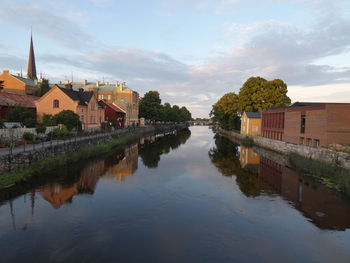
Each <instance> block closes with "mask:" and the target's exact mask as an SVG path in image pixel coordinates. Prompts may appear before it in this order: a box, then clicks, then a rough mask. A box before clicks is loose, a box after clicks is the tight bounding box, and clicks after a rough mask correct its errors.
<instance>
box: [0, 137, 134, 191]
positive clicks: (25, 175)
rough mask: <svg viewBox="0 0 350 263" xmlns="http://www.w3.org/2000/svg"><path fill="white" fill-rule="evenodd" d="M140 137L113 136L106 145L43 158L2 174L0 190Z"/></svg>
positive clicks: (101, 153) (107, 151) (113, 148)
mask: <svg viewBox="0 0 350 263" xmlns="http://www.w3.org/2000/svg"><path fill="white" fill-rule="evenodd" d="M140 136H141V135H139V134H128V135H125V136H122V137H117V136H113V138H112V139H111V140H110V141H108V142H106V143H103V144H99V145H95V146H88V147H84V148H81V149H79V150H78V151H76V152H73V153H67V154H64V155H60V156H55V157H49V158H45V159H42V160H40V161H38V162H36V163H34V164H33V165H32V166H31V167H30V168H26V169H23V170H19V171H15V172H9V173H6V174H3V175H1V176H0V190H1V189H5V188H9V187H11V186H14V185H16V184H18V183H21V182H25V181H28V180H29V179H31V178H33V177H35V176H40V175H42V174H45V173H48V172H51V171H53V170H55V169H57V168H59V167H62V166H65V165H69V164H72V163H76V162H78V161H80V160H85V159H89V158H92V157H96V156H100V155H103V154H106V153H109V152H112V151H113V150H115V149H116V148H117V147H120V146H123V145H126V144H128V143H130V142H132V141H135V140H136V139H138V138H140Z"/></svg>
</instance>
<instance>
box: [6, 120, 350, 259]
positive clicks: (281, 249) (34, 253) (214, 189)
mask: <svg viewBox="0 0 350 263" xmlns="http://www.w3.org/2000/svg"><path fill="white" fill-rule="evenodd" d="M191 131H192V135H191V137H190V138H189V140H188V141H187V143H186V144H184V145H181V146H180V147H179V148H177V149H176V150H174V151H171V152H170V153H169V154H165V155H162V156H161V161H160V162H159V165H158V167H157V168H156V169H148V168H147V167H145V166H144V165H143V163H142V162H141V161H139V163H138V169H137V170H136V172H135V173H134V174H133V176H130V177H128V178H127V180H125V181H124V183H123V184H120V183H118V182H117V181H116V180H108V177H102V178H101V179H100V181H99V182H98V184H97V187H96V189H95V193H94V195H78V196H75V197H74V201H73V202H72V203H70V204H67V205H64V206H62V207H61V208H60V209H54V208H52V206H51V205H50V204H49V203H47V202H46V201H45V200H43V199H42V198H41V196H40V195H36V202H35V210H34V216H33V217H32V216H31V210H30V199H29V195H27V196H26V200H24V197H23V196H21V197H19V198H17V199H16V200H14V201H13V207H14V211H15V219H16V225H17V228H16V230H15V231H14V230H12V224H11V217H10V216H9V214H10V213H9V210H10V209H9V205H8V204H6V205H3V206H2V207H0V247H1V250H2V251H3V253H2V256H3V258H4V259H13V260H14V261H16V260H17V261H21V260H23V259H25V258H27V259H28V258H35V259H39V261H40V260H42V261H43V262H47V261H63V260H65V261H71V262H74V261H81V262H84V261H86V262H93V261H99V262H107V261H108V262H111V261H114V262H115V261H117V260H119V261H121V262H128V261H129V262H130V261H134V262H135V261H138V262H146V261H148V262H347V259H348V258H349V256H350V252H349V251H348V247H347V244H349V240H350V232H349V230H347V231H343V232H331V231H321V230H320V229H318V228H317V227H316V226H314V225H313V224H312V223H311V222H309V221H307V220H306V218H305V217H304V216H302V214H301V213H300V212H299V211H298V210H295V209H294V208H293V207H292V206H291V205H290V204H288V202H286V201H284V200H283V199H282V198H281V197H279V196H259V197H255V198H248V197H246V196H245V195H244V194H243V193H242V192H241V191H240V189H239V187H238V185H237V184H236V182H235V177H224V176H222V175H221V174H220V173H219V172H218V170H217V169H216V168H215V167H214V165H213V164H212V163H211V162H210V159H209V156H208V151H209V149H210V148H211V147H213V143H212V137H213V136H212V134H211V133H210V130H208V129H207V128H205V127H192V128H191ZM203 141H206V142H208V144H205V145H204V144H202V143H199V142H203ZM25 224H27V230H26V231H24V230H21V228H22V227H23V226H24V225H25ZM39 244H40V245H39Z"/></svg>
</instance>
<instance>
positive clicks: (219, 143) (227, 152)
mask: <svg viewBox="0 0 350 263" xmlns="http://www.w3.org/2000/svg"><path fill="white" fill-rule="evenodd" d="M214 140H215V146H216V147H214V148H212V149H210V150H209V157H210V160H211V161H212V163H213V164H214V165H215V167H216V168H217V169H218V170H219V172H220V173H222V175H224V176H230V177H231V176H236V182H237V184H238V186H239V188H240V190H241V191H242V192H243V193H244V194H245V195H246V196H249V197H255V196H259V195H260V193H261V191H262V190H263V188H264V185H263V184H262V183H261V182H260V180H259V179H258V174H257V171H256V170H248V169H244V168H242V167H241V164H240V161H239V153H238V145H236V144H233V143H232V142H231V141H230V140H229V139H227V138H224V137H221V136H217V135H216V136H215V137H214Z"/></svg>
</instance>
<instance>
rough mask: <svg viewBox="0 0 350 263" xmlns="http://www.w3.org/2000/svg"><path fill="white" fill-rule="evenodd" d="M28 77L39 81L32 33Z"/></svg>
mask: <svg viewBox="0 0 350 263" xmlns="http://www.w3.org/2000/svg"><path fill="white" fill-rule="evenodd" d="M27 77H28V78H29V79H37V76H36V66H35V55H34V46H33V36H32V33H31V34H30V48H29V60H28V72H27Z"/></svg>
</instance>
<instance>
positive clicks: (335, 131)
mask: <svg viewBox="0 0 350 263" xmlns="http://www.w3.org/2000/svg"><path fill="white" fill-rule="evenodd" d="M326 110H327V123H328V126H327V145H329V144H333V143H339V144H350V104H327V106H326Z"/></svg>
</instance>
